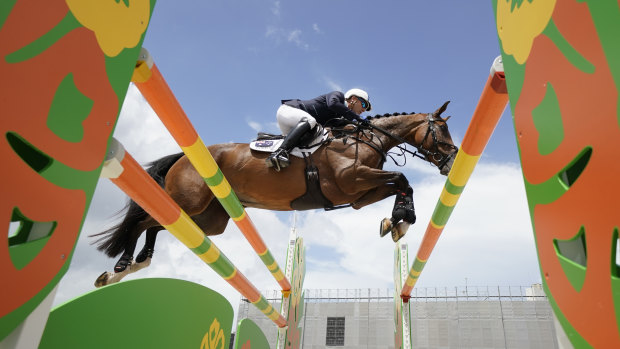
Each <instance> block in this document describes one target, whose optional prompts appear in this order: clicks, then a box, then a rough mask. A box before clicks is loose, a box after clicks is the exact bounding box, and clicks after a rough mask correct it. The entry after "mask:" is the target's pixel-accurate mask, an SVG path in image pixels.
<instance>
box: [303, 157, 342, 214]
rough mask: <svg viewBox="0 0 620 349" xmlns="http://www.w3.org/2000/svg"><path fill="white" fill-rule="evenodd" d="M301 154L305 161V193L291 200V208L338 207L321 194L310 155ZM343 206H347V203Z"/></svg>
mask: <svg viewBox="0 0 620 349" xmlns="http://www.w3.org/2000/svg"><path fill="white" fill-rule="evenodd" d="M303 155H304V161H305V162H306V169H305V173H304V177H305V179H306V193H305V194H304V195H302V196H300V197H298V198H297V199H295V200H293V201H291V208H292V209H293V210H299V211H301V210H312V209H317V208H323V209H325V210H333V209H335V208H340V206H338V207H334V204H332V202H331V201H329V200H328V199H327V198H326V197H325V195H323V191H321V181H320V179H319V169H318V168H317V167H316V166H315V165H314V162H313V161H312V155H306V153H303ZM344 207H348V205H347V206H344Z"/></svg>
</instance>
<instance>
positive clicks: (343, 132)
mask: <svg viewBox="0 0 620 349" xmlns="http://www.w3.org/2000/svg"><path fill="white" fill-rule="evenodd" d="M435 121H436V120H435V119H434V117H433V116H432V114H427V116H426V122H427V123H428V124H429V125H428V128H427V129H426V134H425V135H424V138H423V139H422V141H421V142H420V145H416V144H413V143H411V142H409V141H407V140H406V139H404V138H402V137H400V136H397V135H395V134H393V133H391V132H389V131H387V130H385V129H383V128H382V127H379V126H376V125H373V124H371V123H370V122H369V123H367V124H355V125H356V127H355V128H352V129H347V128H345V127H332V129H331V130H332V135H333V137H332V138H331V139H330V138H328V139H327V142H331V141H332V140H333V139H341V138H344V140H343V143H345V144H346V142H347V139H348V138H352V139H354V140H355V141H358V142H361V143H364V144H366V145H368V146H369V147H371V148H372V149H373V150H375V151H376V152H377V153H379V154H380V155H381V162H382V163H384V162H385V161H386V160H387V157H388V156H389V157H390V158H391V159H392V161H394V164H396V166H400V167H402V166H404V165H405V164H406V163H407V158H406V157H405V158H404V159H405V162H404V163H403V164H402V165H401V164H399V163H398V162H397V161H396V159H394V157H393V156H392V155H390V153H389V152H385V151H383V149H382V148H380V147H379V146H377V145H376V144H375V143H373V142H372V140H373V139H374V138H375V137H374V136H375V133H374V132H373V131H374V130H376V131H379V132H381V133H383V134H384V135H386V136H388V137H390V138H392V139H394V140H396V141H397V142H399V143H400V144H408V145H411V146H413V147H414V148H416V151H411V150H409V149H407V148H406V146H402V145H400V144H399V145H397V146H396V148H398V149H400V151H401V154H402V155H404V154H405V153H409V154H411V155H412V156H414V157H417V158H420V159H422V160H426V159H428V158H433V159H434V160H436V161H437V162H438V165H437V167H438V168H439V169H441V168H443V167H444V166H445V165H446V164H447V163H448V161H449V160H450V158H451V156H453V155H454V153H452V154H447V155H445V154H442V153H441V152H440V151H439V145H444V146H448V147H452V148H454V149H456V150H457V151H458V148H457V147H456V146H454V145H452V144H449V143H446V142H443V141H439V140H438V139H437V134H436V132H435V128H434V127H433V125H434V123H435ZM367 130H368V131H370V137H368V136H367V138H369V139H370V141H367V140H365V139H363V138H361V136H360V134H364V131H367ZM354 134H355V136H353V135H354ZM429 135H430V136H431V137H432V140H433V148H434V150H433V151H431V150H428V149H424V147H423V144H424V142H425V141H426V139H427V138H428V136H429ZM377 139H378V140H379V142H381V138H379V137H377ZM382 146H383V144H381V147H382ZM402 155H398V156H402Z"/></svg>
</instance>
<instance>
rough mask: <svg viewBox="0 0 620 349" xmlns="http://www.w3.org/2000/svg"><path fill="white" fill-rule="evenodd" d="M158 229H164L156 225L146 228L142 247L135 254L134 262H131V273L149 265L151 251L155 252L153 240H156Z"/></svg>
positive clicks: (151, 255) (151, 256)
mask: <svg viewBox="0 0 620 349" xmlns="http://www.w3.org/2000/svg"><path fill="white" fill-rule="evenodd" d="M160 230H164V228H163V227H161V226H157V227H151V228H148V229H147V230H146V240H145V242H144V247H143V248H142V250H141V251H140V253H138V255H137V256H136V260H135V262H134V263H132V264H131V273H135V272H137V271H138V270H140V269H144V268H146V267H148V266H149V265H151V259H152V258H153V253H155V240H157V233H158V232H159V231H160Z"/></svg>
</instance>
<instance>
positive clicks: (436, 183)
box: [56, 0, 540, 308]
mask: <svg viewBox="0 0 620 349" xmlns="http://www.w3.org/2000/svg"><path fill="white" fill-rule="evenodd" d="M144 47H146V48H147V49H148V50H149V51H150V52H151V54H152V56H153V57H154V60H155V63H156V64H157V65H158V67H159V69H160V71H161V72H162V74H163V75H164V77H165V79H166V80H167V82H168V84H169V85H170V87H171V89H172V90H173V91H174V93H175V95H176V96H177V99H178V100H179V101H180V103H181V105H182V106H183V108H184V110H185V111H186V113H187V115H188V117H189V118H190V120H191V121H192V122H193V124H194V126H195V128H196V129H197V131H198V133H199V134H200V135H201V137H202V139H203V140H204V141H205V143H207V144H213V143H222V142H247V141H249V140H251V139H252V138H253V137H255V135H256V132H257V131H258V130H260V131H268V132H277V131H278V130H277V127H276V124H275V112H276V109H277V108H278V106H279V104H280V100H281V99H289V98H301V99H305V98H313V97H315V96H317V95H319V94H323V93H326V92H329V91H332V90H335V89H337V90H343V91H344V90H347V89H349V88H353V87H358V88H363V89H365V90H366V91H368V92H369V94H370V100H371V101H372V104H373V109H374V110H373V111H372V114H373V115H374V114H375V113H380V114H383V113H392V112H412V111H415V112H431V111H434V110H435V109H436V108H438V107H439V106H440V105H441V104H442V103H443V102H444V101H446V100H451V101H452V102H451V104H450V106H449V107H448V111H447V112H446V113H444V116H445V115H452V116H453V117H452V118H451V119H450V122H449V126H450V130H451V132H452V136H453V139H454V140H455V142H456V143H458V144H460V142H461V140H462V138H463V136H464V134H465V131H466V130H467V126H468V124H469V121H470V119H471V116H472V113H473V111H474V109H475V106H476V104H477V102H478V98H479V97H480V93H481V91H482V88H483V86H484V83H485V81H486V79H487V77H488V74H489V68H490V66H491V63H492V61H493V59H494V58H495V57H496V56H498V55H499V44H498V41H497V36H496V29H495V20H494V16H493V10H492V4H491V2H490V1H345V0H329V1H327V0H315V1H267V0H264V1H263V0H261V1H258V0H255V1H248V0H233V1H224V0H214V1H186V2H182V5H180V3H179V2H172V1H160V2H159V3H158V4H157V5H156V7H155V12H154V14H153V17H152V18H151V24H150V26H149V29H148V32H147V34H146V38H145V41H144ZM115 137H117V138H118V139H119V140H120V141H121V142H122V143H123V144H124V145H125V147H126V149H127V150H128V151H129V152H130V153H131V154H132V155H133V156H134V157H135V158H136V159H138V161H140V162H142V163H146V162H148V161H152V160H154V159H156V158H158V157H160V156H163V155H166V154H169V153H171V152H174V151H177V150H178V147H177V146H176V145H175V144H174V143H173V141H172V139H171V137H170V136H169V135H168V134H167V132H166V131H165V129H164V128H163V127H162V125H161V123H160V122H159V120H158V119H157V118H156V117H155V115H154V113H153V112H152V110H151V109H150V107H149V106H148V104H147V103H146V102H145V101H144V99H143V98H142V97H141V96H140V95H139V92H137V90H136V89H135V87H133V86H130V89H129V92H128V94H127V98H126V101H125V104H124V106H123V110H122V112H121V116H120V117H119V122H118V125H117V128H116V131H115ZM386 169H390V170H400V171H403V172H404V173H405V175H406V176H407V177H408V178H409V179H410V181H411V183H412V186H413V188H414V190H415V193H414V200H415V203H416V210H417V215H418V223H416V224H415V225H414V226H412V227H411V229H410V230H409V232H408V234H407V236H405V238H404V239H403V240H404V241H405V242H407V243H408V244H409V246H410V252H409V259H410V261H412V260H413V258H414V257H415V253H416V252H417V248H418V246H419V244H420V240H421V237H422V235H423V233H424V231H425V229H426V226H427V224H428V221H429V219H430V216H431V214H432V211H433V209H434V207H435V204H436V202H437V199H438V197H439V194H440V192H441V188H442V187H443V184H444V183H445V177H442V176H440V175H439V173H438V171H437V169H435V168H433V167H430V166H429V165H427V164H426V163H423V162H422V161H420V160H412V159H409V160H408V162H407V166H405V167H404V168H398V167H396V166H395V165H393V164H388V165H387V166H386ZM125 200H126V196H125V195H124V194H123V193H122V192H120V191H119V190H118V189H116V188H115V187H114V186H113V185H112V184H111V183H110V182H109V181H108V180H105V179H102V180H100V182H99V185H98V188H97V191H96V193H95V197H94V199H93V203H92V205H91V209H90V211H89V215H88V217H87V220H86V223H85V226H84V230H83V232H82V235H81V238H80V240H79V243H78V246H77V248H76V252H75V256H74V258H73V262H72V267H71V269H70V271H69V273H68V274H67V276H66V277H65V278H64V279H63V281H62V283H61V286H60V289H59V292H58V297H57V300H56V304H58V303H61V302H63V301H66V300H68V299H70V298H73V297H75V296H78V295H80V294H82V293H84V292H87V291H90V290H92V289H93V287H92V282H93V281H94V279H95V278H96V277H97V276H98V275H99V274H100V273H101V272H102V271H104V270H111V268H112V266H113V264H114V262H115V260H112V259H108V258H107V257H105V256H103V255H102V254H100V253H99V252H97V251H96V250H95V248H94V247H92V246H91V245H89V242H91V240H90V239H88V238H87V235H89V234H92V233H95V232H98V231H101V230H104V229H105V228H107V227H109V226H111V225H112V224H113V223H115V219H114V218H113V217H112V215H113V214H114V213H115V212H116V211H117V210H119V209H120V208H121V207H122V206H123V204H124V202H125ZM392 203H393V200H392V199H391V198H389V199H386V200H384V201H382V202H380V203H377V204H374V205H371V206H369V207H366V208H364V209H362V210H360V211H355V210H352V209H345V210H339V211H334V212H322V211H309V212H304V213H301V214H300V215H299V218H298V225H297V228H298V230H299V232H300V234H301V235H302V236H303V237H304V240H305V242H306V246H307V262H308V267H307V276H306V282H305V288H375V287H376V288H383V289H385V288H390V287H392V285H393V281H392V265H393V261H392V258H393V249H394V244H393V242H391V240H390V239H389V237H386V238H384V239H380V238H379V236H378V226H379V222H380V220H381V219H382V218H383V217H386V216H387V215H389V213H390V212H391V204H392ZM248 213H249V214H250V216H251V217H252V220H253V221H254V223H255V225H256V226H257V228H258V230H259V231H260V232H261V234H262V235H263V238H264V240H265V242H266V243H267V245H268V246H269V248H270V249H271V250H272V252H273V254H274V255H275V257H276V258H277V260H278V261H279V263H280V264H281V265H282V266H283V264H284V250H285V245H286V239H287V237H288V231H289V229H290V225H291V222H292V214H291V213H281V212H280V213H275V212H270V211H263V210H255V209H251V210H248ZM213 241H214V242H215V243H216V244H217V245H218V246H219V247H220V249H221V250H222V251H224V253H225V254H226V255H227V256H228V257H229V258H230V259H231V260H232V261H233V262H235V263H236V264H237V266H238V267H239V269H240V270H241V271H242V272H243V273H244V274H245V275H247V276H248V278H249V279H250V280H252V281H254V282H255V283H256V286H257V287H258V288H259V289H261V290H268V289H276V288H277V286H278V285H277V284H276V282H275V281H274V280H273V279H272V278H271V276H270V274H269V273H268V271H267V270H266V268H265V267H264V266H263V265H262V264H261V262H260V260H259V259H258V257H257V256H256V255H255V254H254V253H253V252H252V250H251V249H250V247H249V244H248V243H247V242H245V241H244V239H243V237H242V235H241V234H240V232H239V231H238V229H237V228H236V226H235V225H234V224H232V223H231V224H229V226H228V228H227V230H226V232H225V233H224V234H223V235H221V236H218V237H215V238H214V239H213ZM370 246H372V248H370ZM138 277H176V278H181V279H186V280H191V281H194V282H198V283H200V284H203V285H205V286H208V287H210V288H213V289H215V290H217V291H218V292H221V293H223V294H224V295H225V296H226V297H228V299H229V300H230V301H231V303H233V307H235V308H236V307H237V302H238V299H239V295H238V294H237V293H236V292H235V291H234V290H233V289H232V288H231V287H230V286H229V285H227V284H226V283H225V282H224V281H222V280H221V279H220V278H219V277H218V276H217V275H216V274H215V273H214V272H213V271H211V270H209V269H208V268H207V267H206V266H204V265H203V264H202V262H201V261H200V260H199V259H198V258H197V257H195V256H194V255H193V254H192V253H191V252H189V251H188V250H187V249H186V248H185V247H184V246H182V245H181V244H180V243H178V242H176V241H174V239H173V238H172V237H170V234H168V233H161V234H160V238H159V240H158V245H157V247H156V253H155V257H154V259H153V264H152V265H151V267H150V268H148V269H145V270H143V271H141V272H140V273H137V274H134V275H131V276H130V277H129V278H138ZM466 279H467V280H468V281H467V282H468V284H469V285H479V286H498V285H500V286H509V285H513V286H527V285H530V284H532V283H538V282H540V275H539V269H538V263H537V260H536V249H535V244H534V239H533V234H532V228H531V223H530V219H529V215H528V211H527V203H526V198H525V190H524V188H523V178H522V174H521V168H520V165H519V157H518V152H517V147H516V142H515V137H514V130H513V122H512V118H511V115H510V109H509V108H507V110H506V112H505V113H504V115H503V116H502V119H501V120H500V123H499V125H498V127H497V129H496V131H495V133H494V135H493V136H492V138H491V141H490V143H489V145H488V147H487V149H486V151H485V153H484V155H483V156H482V158H481V160H480V162H479V164H478V167H477V168H476V170H475V171H474V173H473V175H472V177H471V179H470V181H469V183H468V186H467V187H466V188H465V191H464V192H463V194H462V196H461V199H460V201H459V203H458V205H457V207H456V208H455V210H454V213H453V215H452V217H451V220H450V222H449V223H448V225H447V226H446V229H445V230H444V233H443V235H442V237H441V238H440V240H439V242H438V244H437V246H436V248H435V251H434V252H433V255H432V256H431V259H430V260H429V262H428V264H427V265H426V267H425V269H424V272H423V273H422V276H421V278H420V281H419V282H418V284H417V286H418V287H454V286H463V285H464V284H465V282H466V281H465V280H466Z"/></svg>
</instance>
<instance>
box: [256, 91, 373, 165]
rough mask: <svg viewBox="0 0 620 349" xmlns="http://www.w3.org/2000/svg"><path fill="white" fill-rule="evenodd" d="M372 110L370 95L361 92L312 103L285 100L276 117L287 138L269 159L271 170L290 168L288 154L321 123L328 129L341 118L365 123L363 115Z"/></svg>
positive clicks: (323, 97) (329, 95)
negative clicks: (272, 168)
mask: <svg viewBox="0 0 620 349" xmlns="http://www.w3.org/2000/svg"><path fill="white" fill-rule="evenodd" d="M370 110H371V106H370V100H369V99H368V93H367V92H366V91H364V90H360V89H359V88H353V89H350V90H348V91H347V92H346V93H344V94H343V93H342V92H340V91H333V92H330V93H327V94H324V95H320V96H318V97H316V98H314V99H310V100H299V99H289V100H283V101H282V105H281V106H280V108H278V111H277V113H276V119H277V120H278V126H279V127H280V130H281V131H282V134H283V135H285V136H286V137H285V138H284V140H283V141H282V144H281V145H280V148H278V149H277V150H276V151H274V152H273V153H271V155H269V157H268V158H267V159H266V163H267V166H268V167H275V169H276V170H277V171H280V168H283V167H287V166H288V165H289V164H290V160H289V158H288V153H289V152H290V151H291V150H292V149H293V148H294V147H295V146H297V143H298V142H299V140H300V139H301V138H302V136H303V135H304V134H306V132H308V131H309V130H311V129H313V128H314V127H315V126H316V125H317V123H318V124H320V125H322V126H325V124H326V123H327V122H328V121H330V120H332V119H336V118H339V117H344V118H345V119H347V120H349V121H354V120H356V121H358V122H364V119H362V118H361V117H360V114H362V113H363V112H364V111H370Z"/></svg>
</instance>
